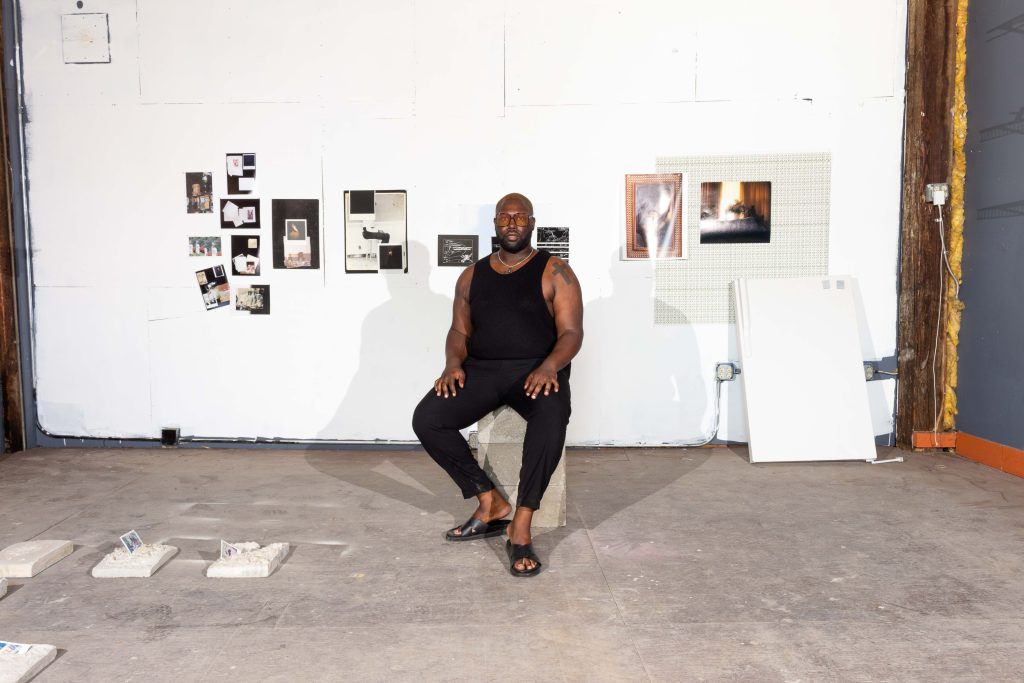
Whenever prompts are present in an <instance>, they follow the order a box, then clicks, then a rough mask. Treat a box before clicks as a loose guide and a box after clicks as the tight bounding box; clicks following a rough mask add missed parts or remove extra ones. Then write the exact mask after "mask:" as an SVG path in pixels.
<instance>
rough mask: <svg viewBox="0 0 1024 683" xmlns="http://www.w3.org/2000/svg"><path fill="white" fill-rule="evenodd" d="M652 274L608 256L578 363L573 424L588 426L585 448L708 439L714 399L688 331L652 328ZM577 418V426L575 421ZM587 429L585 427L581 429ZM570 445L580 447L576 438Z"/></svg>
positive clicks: (648, 265)
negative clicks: (603, 287) (604, 285)
mask: <svg viewBox="0 0 1024 683" xmlns="http://www.w3.org/2000/svg"><path fill="white" fill-rule="evenodd" d="M655 267H656V264H655V263H654V262H652V261H635V262H624V261H620V260H619V251H618V249H616V250H615V251H613V252H612V253H611V256H610V263H609V269H608V280H607V282H608V287H609V289H608V292H609V294H608V295H607V296H604V297H601V298H599V299H596V300H594V301H592V302H591V303H589V304H587V306H586V309H585V317H584V330H585V331H586V338H585V340H584V344H583V351H582V352H581V353H580V355H579V357H578V359H577V360H576V361H574V362H573V373H572V381H573V396H574V397H575V396H579V397H581V398H580V399H576V403H577V404H576V405H574V406H573V418H574V420H580V421H583V420H585V421H586V425H585V427H586V432H587V433H589V434H597V438H596V439H594V438H590V439H586V442H587V443H595V444H603V445H629V446H635V445H643V444H663V443H668V444H671V443H681V442H686V441H694V440H696V439H699V438H701V437H702V436H704V434H705V432H706V431H707V430H709V429H710V428H711V423H712V420H713V418H714V405H713V396H710V397H709V396H708V394H707V385H706V383H705V378H710V377H711V373H712V372H713V368H703V367H699V365H700V354H699V353H698V350H697V340H696V336H695V335H694V332H693V327H692V326H690V325H686V324H683V325H680V324H673V325H656V324H654V294H655V293H654V287H655ZM577 415H579V417H578V418H577V417H576V416H577ZM581 426H583V425H581ZM572 435H573V425H572V424H570V432H569V437H570V438H569V440H570V442H579V441H583V440H582V439H580V440H576V439H573V438H572Z"/></svg>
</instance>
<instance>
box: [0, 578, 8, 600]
mask: <svg viewBox="0 0 1024 683" xmlns="http://www.w3.org/2000/svg"><path fill="white" fill-rule="evenodd" d="M5 595H7V579H0V598H2V597H4V596H5Z"/></svg>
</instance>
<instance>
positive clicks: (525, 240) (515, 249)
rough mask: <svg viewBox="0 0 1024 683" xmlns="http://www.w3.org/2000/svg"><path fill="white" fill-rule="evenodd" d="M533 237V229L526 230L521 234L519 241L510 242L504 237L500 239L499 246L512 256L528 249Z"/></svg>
mask: <svg viewBox="0 0 1024 683" xmlns="http://www.w3.org/2000/svg"><path fill="white" fill-rule="evenodd" d="M532 236H533V230H532V229H531V228H525V229H523V230H521V231H520V232H519V239H518V240H516V241H515V242H512V243H510V242H508V241H507V240H506V239H505V238H504V237H501V236H499V237H498V244H500V245H501V248H502V249H504V250H505V251H507V252H508V253H510V254H518V253H519V252H521V251H522V250H523V249H526V248H527V247H529V246H531V245H530V237H532Z"/></svg>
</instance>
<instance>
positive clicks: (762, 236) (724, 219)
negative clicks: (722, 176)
mask: <svg viewBox="0 0 1024 683" xmlns="http://www.w3.org/2000/svg"><path fill="white" fill-rule="evenodd" d="M771 215H772V184H771V183H770V182H763V181H759V182H750V181H725V182H711V183H701V184H700V243H701V244H766V243H768V242H771Z"/></svg>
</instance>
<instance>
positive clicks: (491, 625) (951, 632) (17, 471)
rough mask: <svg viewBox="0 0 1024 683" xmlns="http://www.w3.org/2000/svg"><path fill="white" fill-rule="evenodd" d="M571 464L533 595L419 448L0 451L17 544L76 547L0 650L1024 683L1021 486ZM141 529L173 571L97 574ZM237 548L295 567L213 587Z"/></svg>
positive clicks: (677, 462) (906, 469)
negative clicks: (213, 568)
mask: <svg viewBox="0 0 1024 683" xmlns="http://www.w3.org/2000/svg"><path fill="white" fill-rule="evenodd" d="M890 454H891V452H890V451H888V450H887V449H882V452H881V453H880V456H881V457H888V456H890ZM568 458H569V460H568V473H567V476H568V487H569V489H568V491H569V493H568V499H569V511H568V517H569V524H568V526H567V527H566V528H564V529H559V530H557V531H552V532H548V533H544V534H542V535H539V536H537V538H536V539H535V540H536V543H535V545H536V547H537V550H538V552H539V554H540V556H541V558H542V560H543V561H544V562H545V564H546V567H545V571H544V572H543V573H542V574H541V575H540V576H538V577H536V578H533V579H528V580H523V579H513V578H512V577H510V576H509V574H508V572H507V565H506V560H505V556H504V551H503V541H501V540H498V539H489V540H485V541H474V542H472V543H465V544H446V543H445V542H444V541H443V540H442V538H441V533H442V531H443V530H444V529H445V528H446V527H448V526H451V525H453V524H454V523H456V522H461V521H463V519H464V518H465V517H466V516H468V514H469V512H470V511H471V509H472V506H471V505H469V504H468V503H466V502H464V501H462V500H461V498H460V497H459V496H458V495H457V493H456V489H455V488H454V486H453V485H452V484H451V483H450V482H449V481H448V480H447V479H446V477H445V476H444V474H443V472H442V471H441V470H440V469H439V468H437V467H436V466H435V465H434V464H433V463H432V462H431V461H430V460H429V459H428V458H427V457H426V456H425V455H424V454H422V453H421V452H418V451H415V452H329V451H305V452H298V451H269V450H259V451H240V450H184V449H183V450H36V451H31V452H29V453H22V454H15V455H11V456H3V457H0V520H2V523H0V547H5V546H6V545H8V544H10V543H14V542H17V541H24V540H28V539H33V538H60V539H70V540H73V541H74V543H75V552H74V554H73V555H72V556H71V557H69V558H67V559H65V560H63V561H62V562H60V563H59V564H57V565H55V566H53V567H51V568H50V569H48V570H46V571H45V572H43V573H42V574H40V575H38V576H37V577H35V578H34V579H15V580H13V581H12V585H13V588H12V591H11V593H10V594H8V596H7V597H6V598H3V599H0V640H3V639H9V640H13V641H19V642H30V643H31V642H40V643H51V644H54V645H57V646H58V647H59V648H60V649H61V654H60V657H59V658H58V659H57V661H56V662H55V663H53V664H52V665H51V666H50V667H49V668H48V669H47V670H45V671H44V672H43V673H42V674H41V675H40V676H39V677H38V678H36V679H35V680H36V681H39V682H40V683H46V682H48V681H76V682H80V681H147V682H150V683H154V682H158V681H173V682H175V683H180V682H181V681H198V680H211V679H218V680H222V679H223V677H224V676H225V675H227V676H229V677H230V678H232V679H237V678H238V677H245V680H253V681H391V680H398V681H401V680H408V681H424V680H425V681H435V680H457V681H480V680H490V679H494V680H511V681H520V680H522V681H559V680H564V681H603V680H639V681H646V680H654V681H699V680H711V681H752V682H753V681H756V682H758V683H760V682H762V681H790V682H796V681H803V682H807V681H929V682H932V681H985V682H986V683H988V682H992V681H1021V680H1022V679H1024V559H1022V554H1021V548H1022V546H1021V544H1022V541H1024V515H1022V510H1024V480H1022V479H1018V478H1015V477H1012V476H1010V475H1006V474H1002V473H1000V472H998V471H995V470H992V469H989V468H986V467H984V466H981V465H977V464H974V463H971V462H969V461H966V460H963V459H960V458H958V457H955V456H951V455H947V454H942V453H939V454H908V460H907V462H904V463H899V464H885V465H868V464H866V463H841V464H799V465H778V464H775V465H750V464H749V463H747V462H746V459H745V453H744V452H743V451H741V450H737V451H730V450H725V449H698V450H681V449H672V450H623V449H608V450H575V451H570V452H569V455H568ZM132 528H134V529H136V530H138V531H139V532H140V533H141V535H142V537H143V539H144V540H146V541H149V542H161V543H170V544H172V545H176V546H178V547H180V548H181V552H180V553H179V554H178V556H177V557H176V558H175V559H174V560H172V561H171V563H170V564H168V565H166V566H165V567H164V568H163V569H161V570H160V571H159V572H158V573H157V574H156V576H154V577H153V578H151V579H122V580H110V579H108V580H100V579H93V578H91V577H90V576H89V570H90V569H91V568H92V567H93V565H95V564H96V563H97V562H98V561H99V560H100V558H101V557H102V555H103V554H104V553H106V552H109V551H110V550H111V549H112V548H113V547H114V544H115V543H116V542H117V536H118V535H119V534H121V533H123V532H125V531H127V530H129V529H132ZM220 538H225V539H227V540H236V541H238V540H256V541H260V542H274V541H288V542H289V543H291V544H293V550H292V553H291V555H290V556H289V557H288V559H287V560H286V562H285V564H284V565H283V566H282V567H281V569H279V570H278V571H277V573H275V574H274V575H273V576H271V577H270V578H269V579H248V580H224V579H206V578H204V576H203V572H204V570H205V568H206V566H207V565H208V564H209V563H210V562H211V561H212V560H213V559H214V558H215V557H216V555H217V551H218V541H219V539H220Z"/></svg>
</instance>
